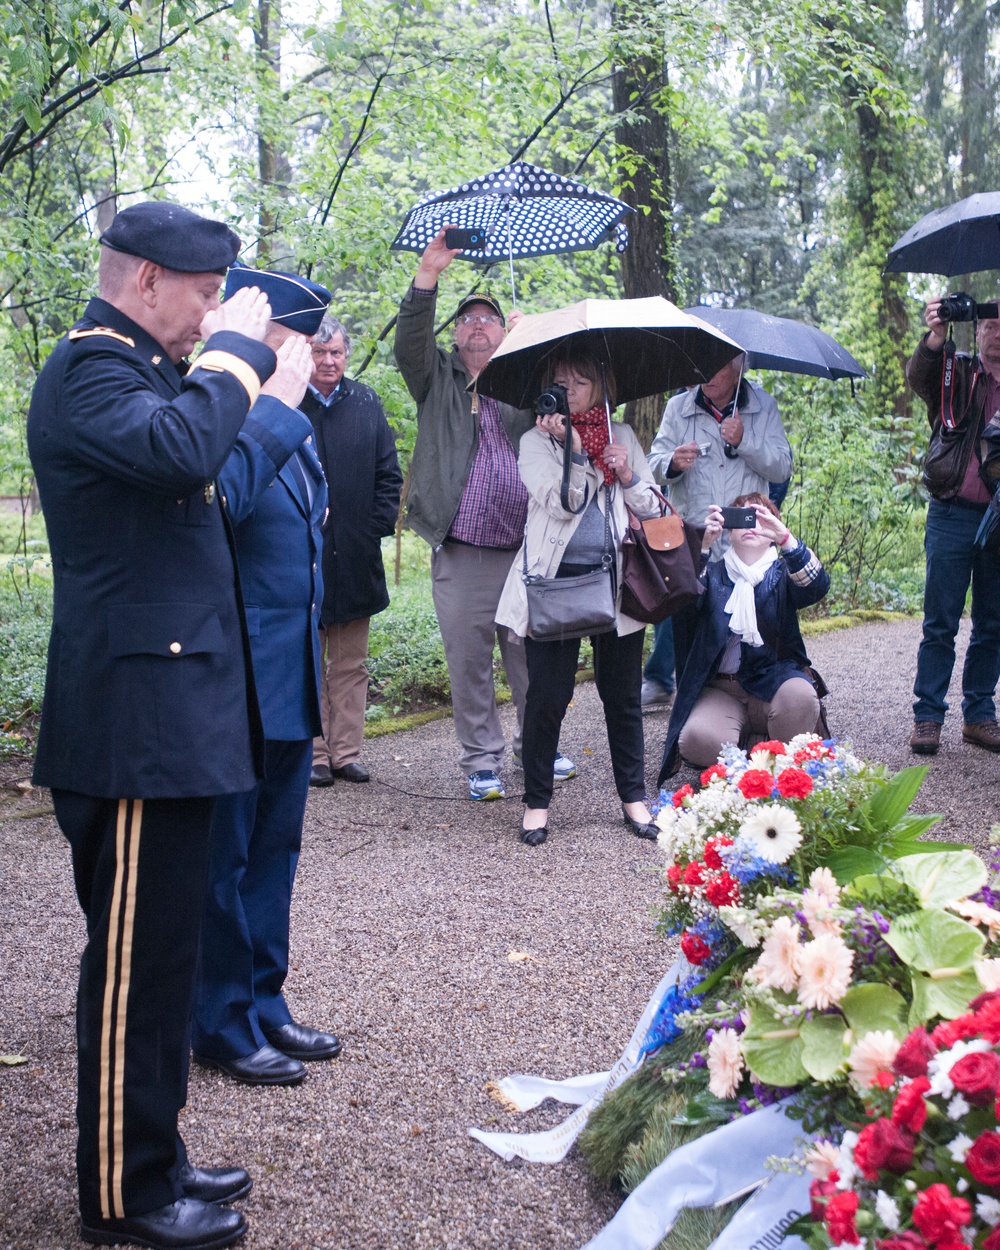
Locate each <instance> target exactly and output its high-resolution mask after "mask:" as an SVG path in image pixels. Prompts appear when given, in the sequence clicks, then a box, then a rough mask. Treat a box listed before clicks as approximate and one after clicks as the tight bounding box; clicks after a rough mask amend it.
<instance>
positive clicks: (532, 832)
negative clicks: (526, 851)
mask: <svg viewBox="0 0 1000 1250" xmlns="http://www.w3.org/2000/svg"><path fill="white" fill-rule="evenodd" d="M548 836H549V830H548V826H547V825H542V827H541V829H525V828H524V826H523V825H522V826H521V841H522V842H523V843H524V845H525V846H541V845H542V843H543V842H544V841H545V839H546V838H547V837H548Z"/></svg>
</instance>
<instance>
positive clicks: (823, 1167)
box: [805, 1138, 840, 1181]
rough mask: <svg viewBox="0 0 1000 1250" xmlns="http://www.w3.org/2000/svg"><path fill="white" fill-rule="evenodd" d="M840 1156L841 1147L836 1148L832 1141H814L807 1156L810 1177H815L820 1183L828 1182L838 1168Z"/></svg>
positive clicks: (821, 1139)
mask: <svg viewBox="0 0 1000 1250" xmlns="http://www.w3.org/2000/svg"><path fill="white" fill-rule="evenodd" d="M839 1154H840V1149H839V1147H837V1146H835V1145H834V1144H833V1142H832V1141H826V1140H825V1139H824V1138H820V1140H819V1141H814V1142H813V1143H812V1145H811V1146H810V1147H809V1149H808V1150H807V1151H806V1155H805V1161H806V1169H807V1170H808V1172H809V1175H810V1176H814V1177H815V1178H816V1180H818V1181H825V1180H828V1179H829V1177H830V1173H831V1172H832V1171H834V1170H835V1168H836V1166H837V1157H838V1155H839Z"/></svg>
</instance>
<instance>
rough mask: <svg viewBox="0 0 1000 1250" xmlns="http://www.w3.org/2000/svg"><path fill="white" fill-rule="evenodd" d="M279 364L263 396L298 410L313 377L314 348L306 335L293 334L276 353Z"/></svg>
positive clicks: (268, 381)
mask: <svg viewBox="0 0 1000 1250" xmlns="http://www.w3.org/2000/svg"><path fill="white" fill-rule="evenodd" d="M275 355H276V356H277V357H278V363H277V365H276V366H275V370H274V372H273V373H272V374H271V376H270V377H269V378H268V379H267V381H266V382H265V383H264V385H263V386H262V387H261V388H260V393H261V394H262V395H271V396H272V397H273V398H274V399H280V400H281V402H282V403H283V404H287V405H288V407H289V408H298V406H299V404H301V403H302V397H303V395H305V393H306V387H307V386H308V385H309V379H310V378H311V377H312V367H313V360H312V347H311V345H310V342H309V339H308V338H307V337H306V336H305V335H304V334H293V335H291V337H290V338H287V339H285V341H284V343H282V344H281V346H280V347H279V348H278V350H277V351H276V352H275Z"/></svg>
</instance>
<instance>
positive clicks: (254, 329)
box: [201, 286, 271, 343]
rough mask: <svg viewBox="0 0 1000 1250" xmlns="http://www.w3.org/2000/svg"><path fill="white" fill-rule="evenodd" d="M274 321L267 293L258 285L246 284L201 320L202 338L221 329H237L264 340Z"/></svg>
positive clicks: (261, 341) (248, 336)
mask: <svg viewBox="0 0 1000 1250" xmlns="http://www.w3.org/2000/svg"><path fill="white" fill-rule="evenodd" d="M270 320H271V305H270V304H269V303H268V302H267V296H266V295H265V294H264V292H263V291H261V290H259V289H258V288H257V287H255V286H248V287H243V288H242V289H241V290H239V291H237V292H236V294H235V295H234V296H232V297H231V298H230V299H227V300H226V302H225V303H224V304H220V305H219V307H218V308H213V309H211V310H210V311H209V312H207V313H206V314H205V316H204V318H203V319H202V323H201V337H202V338H203V339H207V338H208V337H209V336H210V335H212V334H217V333H218V332H219V331H220V330H233V331H234V332H235V333H236V334H245V335H246V336H247V338H248V339H255V340H256V341H257V342H258V343H263V341H264V335H265V334H266V333H267V325H268V322H269V321H270Z"/></svg>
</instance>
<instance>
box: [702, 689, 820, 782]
mask: <svg viewBox="0 0 1000 1250" xmlns="http://www.w3.org/2000/svg"><path fill="white" fill-rule="evenodd" d="M819 710H820V709H819V697H818V696H817V694H816V691H815V689H814V688H813V685H812V682H810V681H808V680H807V679H806V678H805V677H789V679H788V680H787V681H785V682H782V684H781V685H780V686H779V687H778V689H777V690H776V691H775V693H774V698H773V699H772V700H771V702H770V703H765V702H764V700H763V699H756V698H754V696H753V695H752V694H748V693H747V691H745V690H744V689H743V687H742V686H741V685H740V683H739V682H738V681H737V680H736V678H735V677H731V676H727V675H725V674H722V673H720V674H719V675H718V676H717V677H715V678H713V680H712V681H711V682H710V683H709V684H708V685H707V686H706V687H705V689H704V690H703V691H702V692H701V694H700V695H699V696H698V701H697V703H695V705H694V707H693V708H692V709H691V715H690V716H689V717H688V718H687V721H686V723H685V725H684V728H683V729H682V730H681V736H680V740H679V743H678V746H679V748H680V753H681V756H682V757H683V758H684V759H685V760H687V762H688V763H689V764H693V765H694V766H695V767H696V768H707V767H708V766H709V765H710V764H714V763H715V761H716V760H717V759H718V758H719V752H720V751H721V750H722V747H723V746H724V744H725V743H727V742H732V743H735V744H737V745H738V744H739V742H740V739H741V737H743V736H744V735H756V737H757V741H758V742H760V741H762V740H763V739H765V738H768V739H770V738H776V739H778V740H779V741H780V742H787V741H788V740H789V738H794V737H795V735H796V734H804V733H813V732H815V730H816V726H817V723H818V721H819Z"/></svg>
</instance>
